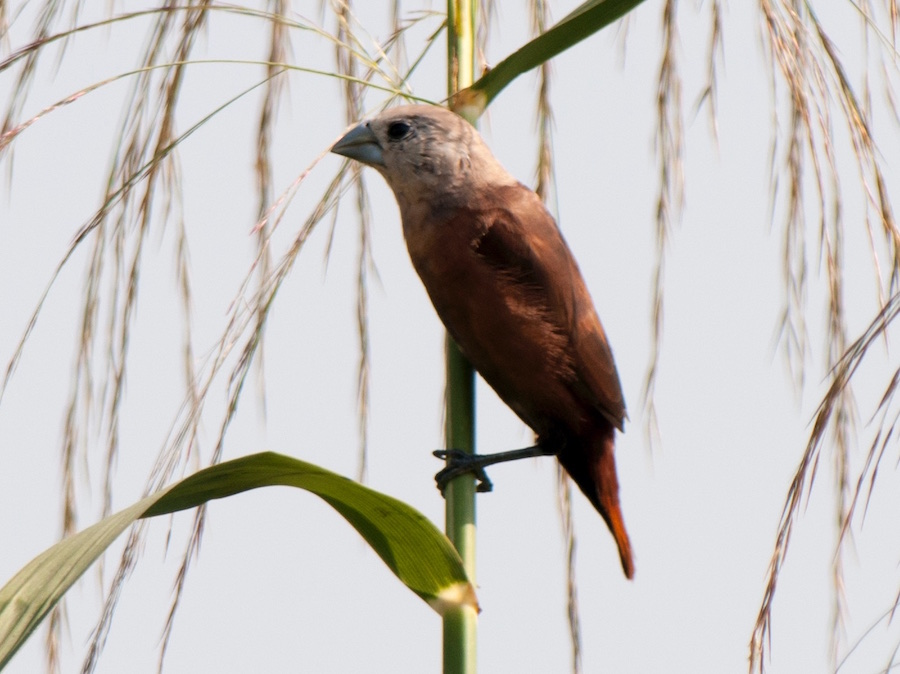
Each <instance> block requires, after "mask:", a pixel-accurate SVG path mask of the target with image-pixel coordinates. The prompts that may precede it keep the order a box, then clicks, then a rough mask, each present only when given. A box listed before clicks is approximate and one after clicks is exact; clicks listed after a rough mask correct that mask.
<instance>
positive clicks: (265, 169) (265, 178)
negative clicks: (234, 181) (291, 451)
mask: <svg viewBox="0 0 900 674" xmlns="http://www.w3.org/2000/svg"><path fill="white" fill-rule="evenodd" d="M267 4H268V11H269V12H270V14H271V16H272V21H270V22H269V37H268V40H269V48H268V52H269V53H268V56H267V58H266V61H267V63H266V84H265V91H264V93H263V97H262V106H261V109H260V114H259V126H258V129H257V134H256V189H257V213H256V217H257V222H260V223H262V226H260V227H257V228H255V230H254V232H255V234H256V245H257V250H258V251H259V253H260V257H259V262H260V264H259V266H258V267H257V274H258V277H259V284H260V286H262V285H263V284H264V283H265V279H266V278H267V277H268V275H269V274H270V273H271V267H272V256H271V252H270V251H269V249H268V247H267V246H266V241H267V234H268V232H267V229H268V228H269V223H268V221H266V220H265V216H266V213H267V212H268V210H269V207H270V205H271V202H272V196H273V194H274V186H273V185H272V158H271V156H270V151H271V147H272V143H273V135H274V133H275V118H276V115H277V112H278V106H279V104H280V102H281V99H282V97H283V96H284V94H285V93H286V89H287V84H288V80H287V75H286V73H287V69H286V68H285V67H284V66H283V65H281V64H284V63H288V62H290V61H291V60H292V59H291V58H290V56H291V45H290V34H289V32H288V29H287V24H286V23H285V22H284V21H282V20H281V17H284V16H286V15H287V14H288V12H289V11H290V7H289V4H288V3H287V2H285V0H268V3H267ZM260 320H263V316H260ZM256 362H257V371H258V373H259V387H258V389H259V395H260V409H261V410H262V411H263V415H264V416H265V410H266V393H265V392H266V384H265V348H264V346H263V345H261V346H260V350H259V355H258V356H257V361H256Z"/></svg>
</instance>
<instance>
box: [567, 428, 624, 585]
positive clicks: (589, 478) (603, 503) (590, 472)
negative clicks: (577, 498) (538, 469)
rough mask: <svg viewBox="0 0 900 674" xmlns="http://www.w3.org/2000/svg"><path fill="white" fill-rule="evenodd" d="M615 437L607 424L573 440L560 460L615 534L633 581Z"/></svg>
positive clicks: (621, 556)
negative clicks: (581, 437)
mask: <svg viewBox="0 0 900 674" xmlns="http://www.w3.org/2000/svg"><path fill="white" fill-rule="evenodd" d="M615 433H616V431H615V429H614V428H613V427H612V425H611V424H604V427H603V428H602V429H598V430H597V432H596V433H595V434H593V435H592V436H590V437H588V438H585V439H581V440H577V441H576V440H574V439H573V440H569V442H567V443H566V446H565V447H564V448H563V449H562V450H561V451H560V453H559V455H558V456H559V461H560V463H561V464H562V465H563V468H565V469H566V472H568V473H569V475H570V476H571V477H572V479H573V480H575V484H577V485H578V487H579V488H580V489H581V491H582V492H584V495H585V496H587V497H588V500H589V501H590V502H591V503H592V504H593V506H594V507H595V508H596V509H597V512H599V513H600V515H601V516H602V517H603V520H604V521H605V522H606V525H607V526H608V527H609V530H610V531H611V532H612V535H613V538H615V539H616V545H617V546H618V548H619V559H620V560H621V561H622V570H623V571H624V572H625V576H626V577H627V578H629V579H631V578H633V577H634V559H633V556H632V553H631V541H630V540H628V532H627V531H625V520H624V519H623V518H622V509H621V507H620V506H619V480H618V478H617V477H616V458H615Z"/></svg>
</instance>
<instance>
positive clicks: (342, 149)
mask: <svg viewBox="0 0 900 674" xmlns="http://www.w3.org/2000/svg"><path fill="white" fill-rule="evenodd" d="M331 151H332V152H334V153H335V154H340V155H343V156H345V157H350V159H356V160H357V161H361V162H362V163H363V164H368V165H369V166H384V154H383V153H382V152H381V146H380V145H379V144H378V139H377V138H376V137H375V134H374V133H372V129H370V128H369V125H368V124H367V123H366V122H363V123H362V124H359V125H357V126H354V127H353V128H352V129H350V130H349V131H348V132H347V133H346V134H345V135H344V137H343V138H341V139H340V140H339V141H338V142H337V143H335V144H334V147H332V148H331Z"/></svg>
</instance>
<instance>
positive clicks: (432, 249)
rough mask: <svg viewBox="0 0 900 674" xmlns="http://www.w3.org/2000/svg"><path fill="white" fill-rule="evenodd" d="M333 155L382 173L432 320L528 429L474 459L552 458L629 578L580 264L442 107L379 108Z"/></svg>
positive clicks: (601, 341) (521, 189)
mask: <svg viewBox="0 0 900 674" xmlns="http://www.w3.org/2000/svg"><path fill="white" fill-rule="evenodd" d="M331 151H332V152H334V153H336V154H339V155H342V156H344V157H347V158H350V159H354V160H357V161H360V162H362V163H363V164H365V165H368V166H370V167H372V168H374V169H375V170H377V171H378V172H379V173H380V174H381V175H382V176H383V177H384V179H385V180H386V181H387V184H388V186H389V187H390V189H391V190H392V191H393V193H394V196H395V198H396V200H397V204H398V206H399V209H400V219H401V223H402V228H403V235H404V239H405V240H406V246H407V249H408V252H409V256H410V259H411V261H412V264H413V267H414V268H415V270H416V272H417V273H418V275H419V278H420V279H421V280H422V283H423V284H424V286H425V290H426V291H427V293H428V296H429V298H430V299H431V302H432V304H433V305H434V308H435V310H436V312H437V314H438V317H439V318H440V319H441V321H442V322H443V324H444V326H445V328H446V329H447V332H448V333H449V335H450V337H451V338H452V339H453V341H454V342H455V343H456V344H457V346H458V347H459V349H460V351H461V352H462V354H463V355H464V356H465V357H466V359H467V360H468V361H469V362H470V363H471V364H472V366H473V367H474V368H475V369H476V370H477V371H478V373H479V374H480V375H481V377H482V378H483V379H484V380H485V381H486V382H487V383H488V384H489V385H490V386H491V387H492V388H493V389H494V391H496V393H497V395H498V396H499V397H500V398H501V400H503V402H504V403H505V404H506V405H507V406H509V407H510V409H512V411H513V412H515V414H516V415H518V417H519V418H520V419H521V420H522V421H524V422H525V423H526V424H527V425H528V426H529V427H530V428H531V429H532V430H533V431H534V433H535V435H536V443H535V445H534V447H533V448H529V449H528V450H519V451H514V452H507V453H499V454H496V455H484V457H482V458H484V459H486V461H485V464H483V465H487V464H488V463H493V462H495V461H492V460H491V459H490V457H493V456H497V457H501V456H502V455H503V454H509V455H516V456H519V455H530V456H534V455H539V454H547V455H555V456H556V457H557V459H558V461H559V463H560V464H561V465H562V467H563V468H564V469H565V471H566V472H567V473H568V474H569V476H570V477H571V478H572V479H573V480H574V482H575V484H576V485H578V487H579V489H580V490H581V491H582V492H583V493H584V495H585V496H586V497H587V499H588V501H590V503H591V504H592V505H593V506H594V508H595V509H596V510H597V511H598V512H599V513H600V515H601V517H602V518H603V520H604V521H605V522H606V524H607V526H608V528H609V530H610V532H611V533H612V535H613V538H614V539H615V542H616V545H617V547H618V552H619V559H620V561H621V565H622V570H623V571H624V574H625V576H626V577H627V578H629V579H631V578H632V577H633V576H634V558H633V553H632V548H631V542H630V540H629V537H628V533H627V531H626V529H625V522H624V519H623V516H622V510H621V507H620V503H619V483H618V477H617V474H616V463H615V439H616V431H620V432H621V431H624V422H625V420H626V418H627V414H626V410H625V401H624V396H623V393H622V386H621V383H620V380H619V375H618V371H617V370H616V365H615V361H614V360H613V354H612V350H611V348H610V346H609V342H608V340H607V337H606V333H605V332H604V329H603V326H602V325H601V323H600V319H599V317H598V315H597V311H596V310H595V308H594V303H593V301H592V299H591V296H590V293H589V292H588V289H587V286H586V285H585V282H584V279H583V277H582V275H581V272H580V270H579V268H578V264H577V263H576V261H575V258H574V256H573V254H572V252H571V250H570V249H569V246H568V245H567V244H566V242H565V240H564V239H563V236H562V233H561V231H560V229H559V227H558V226H557V224H556V221H555V220H554V219H553V217H552V216H551V215H550V213H549V212H548V211H547V209H546V207H545V206H544V204H543V202H542V201H541V199H540V197H538V195H537V194H536V193H535V192H534V191H533V190H531V189H529V188H528V187H526V186H525V185H523V184H522V183H521V182H519V181H518V180H516V179H515V178H514V177H513V176H512V175H510V174H509V173H508V172H507V171H506V169H504V168H503V166H502V165H501V164H500V162H499V161H498V160H497V159H496V158H495V157H494V155H493V154H492V152H491V151H490V149H489V148H488V146H487V145H486V143H485V142H484V140H483V139H482V137H481V135H480V134H479V133H478V131H477V130H476V129H475V127H473V126H472V125H471V124H469V123H468V122H467V121H466V120H465V119H463V118H462V117H460V116H459V115H457V114H456V113H454V112H452V111H450V110H448V109H446V108H443V107H440V106H435V105H426V104H413V105H401V106H397V107H393V108H388V109H386V110H385V111H383V112H381V113H379V114H377V115H374V116H372V117H369V118H367V119H364V120H363V121H362V122H360V123H359V124H357V125H356V126H354V127H353V128H351V129H350V130H349V131H348V132H346V133H345V135H343V136H342V137H341V138H340V140H338V142H337V143H335V145H334V146H333V147H332V148H331ZM510 458H515V457H510ZM497 460H498V461H499V460H505V459H504V458H498V459H497ZM463 470H469V469H468V468H463ZM479 470H481V469H480V468H475V469H473V472H476V473H477V472H478V471H479ZM482 472H483V471H482ZM438 475H439V476H440V473H439V474H438Z"/></svg>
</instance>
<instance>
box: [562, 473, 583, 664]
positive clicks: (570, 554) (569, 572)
mask: <svg viewBox="0 0 900 674" xmlns="http://www.w3.org/2000/svg"><path fill="white" fill-rule="evenodd" d="M556 488H557V489H556V495H557V509H558V510H559V515H560V521H561V523H562V532H563V545H564V549H565V555H566V616H567V617H568V619H569V635H570V641H571V644H572V674H580V673H581V672H582V671H583V664H582V659H581V614H580V611H579V610H578V581H577V579H576V576H575V548H576V545H577V540H576V538H575V523H574V520H573V519H572V483H571V481H570V480H569V476H568V475H567V474H566V472H565V470H563V468H562V466H560V465H558V464H557V466H556Z"/></svg>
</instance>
